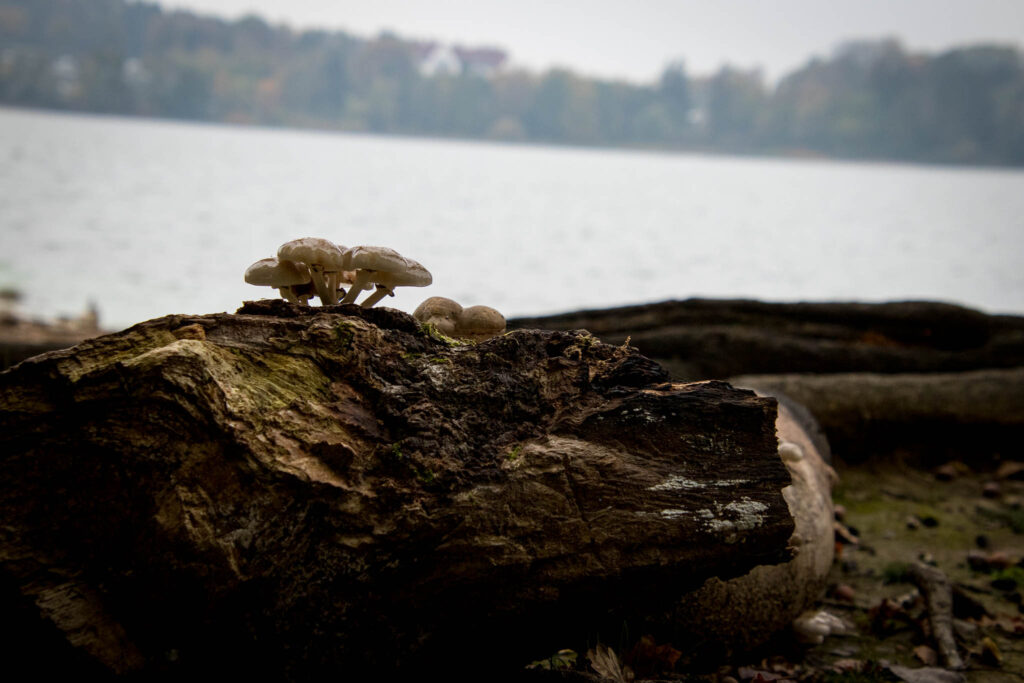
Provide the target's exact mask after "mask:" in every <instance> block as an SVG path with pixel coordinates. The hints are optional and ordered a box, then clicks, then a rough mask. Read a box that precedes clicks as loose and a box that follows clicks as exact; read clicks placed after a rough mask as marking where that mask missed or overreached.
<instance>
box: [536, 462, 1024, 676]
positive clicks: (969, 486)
mask: <svg viewBox="0 0 1024 683" xmlns="http://www.w3.org/2000/svg"><path fill="white" fill-rule="evenodd" d="M837 470H838V471H839V474H840V484H839V486H838V488H837V489H836V491H835V494H834V499H835V502H836V506H837V516H838V517H839V518H840V519H841V521H840V522H838V523H837V535H836V538H837V543H836V549H837V556H836V561H835V563H834V564H833V567H832V572H831V576H830V581H829V588H828V592H827V594H826V595H825V596H824V598H823V599H822V600H821V602H820V604H819V605H818V608H819V609H820V610H824V611H826V612H828V613H829V614H831V615H833V616H834V617H837V618H838V621H839V622H841V623H842V625H841V626H839V627H838V630H839V631H840V632H838V633H833V634H831V635H828V636H827V637H826V638H825V639H824V642H822V643H820V644H817V645H808V644H801V643H799V642H797V639H796V638H795V637H794V636H793V634H785V635H783V636H781V637H780V638H779V639H777V640H776V641H775V642H773V643H772V644H771V645H769V646H768V647H766V648H765V649H764V650H763V651H761V652H759V653H757V654H753V655H748V656H747V658H746V661H744V662H742V663H738V662H730V663H728V664H722V665H721V666H720V667H718V668H717V670H710V671H709V670H707V669H705V670H704V671H703V672H700V673H698V672H695V671H693V670H692V669H690V670H689V671H685V669H686V668H688V667H685V666H684V665H683V662H682V661H681V660H680V661H678V662H677V660H676V656H677V655H678V654H679V653H678V652H676V650H675V649H674V648H673V647H672V644H671V643H654V642H647V643H638V644H637V645H636V647H634V648H633V649H632V650H631V651H629V652H619V653H615V654H612V653H601V652H591V653H589V654H590V655H591V658H594V657H595V656H596V657H597V658H598V659H601V660H602V661H601V662H599V663H598V667H597V668H598V669H599V670H600V671H601V672H602V673H603V674H604V675H594V669H593V668H592V667H591V666H586V663H587V662H585V661H576V663H575V666H572V667H571V668H573V669H575V670H576V671H577V672H579V671H580V670H581V669H583V670H586V671H587V672H588V673H587V674H584V675H583V676H579V675H577V676H575V677H574V676H568V677H563V678H562V680H587V681H596V680H612V681H620V682H622V683H627V682H629V681H638V682H639V681H669V680H672V681H679V680H686V681H705V682H708V683H744V682H747V681H751V682H753V683H764V682H765V681H781V682H785V681H794V682H795V681H812V682H823V683H840V682H842V683H859V682H862V681H909V682H910V683H944V682H945V681H949V682H950V683H955V682H957V681H966V682H967V683H997V682H999V683H1002V682H1004V681H1024V605H1022V594H1024V462H1002V463H999V462H996V463H991V464H989V465H987V466H986V467H984V468H983V469H972V468H971V467H969V466H968V465H966V464H964V463H963V462H952V463H946V464H945V465H943V466H941V467H939V468H938V469H926V468H922V467H920V466H917V465H911V464H908V463H907V462H903V461H901V460H899V459H898V458H895V459H886V460H884V461H881V460H878V461H869V462H867V463H862V464H859V465H856V466H845V465H842V464H840V465H839V466H838V467H837ZM915 565H923V566H925V567H931V568H933V569H936V570H938V571H939V572H941V574H939V576H940V577H941V576H942V575H945V577H947V578H948V582H949V584H950V585H951V588H952V610H951V611H952V614H951V617H952V621H951V626H952V628H951V629H949V632H950V634H951V636H953V637H954V638H955V652H954V656H959V657H960V659H961V660H962V666H961V667H960V668H956V667H955V666H951V663H950V661H949V660H948V648H947V651H946V653H944V652H943V648H942V646H941V644H940V642H939V639H937V638H936V637H935V633H934V632H933V628H932V619H931V618H930V610H929V600H927V591H926V590H925V584H924V583H922V580H921V579H920V578H919V577H920V575H921V574H922V572H920V571H916V572H915V570H913V567H914V566H915ZM924 573H925V574H932V575H934V574H935V572H928V571H927V570H925V571H924ZM947 615H948V613H947ZM940 628H941V627H940ZM947 642H948V641H947ZM573 658H574V659H575V655H573ZM583 659H584V655H583V653H580V655H579V660H583ZM566 664H567V665H568V664H569V663H568V662H566ZM581 664H582V665H583V666H581ZM954 664H955V663H954ZM627 665H632V666H631V667H630V669H626V666H627ZM566 668H570V667H569V666H567V667H566ZM552 673H553V672H552ZM565 673H568V672H565Z"/></svg>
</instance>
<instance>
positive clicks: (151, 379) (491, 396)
mask: <svg viewBox="0 0 1024 683" xmlns="http://www.w3.org/2000/svg"><path fill="white" fill-rule="evenodd" d="M775 417H776V407H775V402H774V401H773V400H772V399H767V398H761V397H758V396H756V395H754V394H753V393H751V392H747V391H741V390H736V389H733V388H732V387H730V386H729V385H727V384H725V383H721V382H703V383H696V384H675V383H671V382H669V381H668V376H667V374H666V373H665V372H664V371H663V370H662V369H661V368H660V367H658V366H657V365H655V364H654V363H653V362H651V361H649V360H647V359H646V358H644V357H642V356H640V355H639V354H638V353H637V352H636V351H635V349H630V348H625V347H614V346H608V345H605V344H602V343H600V342H598V341H597V340H596V339H595V338H593V337H591V336H589V335H587V334H585V333H578V332H576V333H558V332H537V331H532V332H530V331H519V332H513V333H510V334H508V335H505V336H503V337H499V338H497V339H494V340H491V341H488V342H485V343H482V344H479V345H450V344H449V343H448V342H446V341H445V340H439V339H435V338H432V337H430V336H429V335H428V334H426V333H424V332H423V331H421V330H420V328H419V327H418V325H417V324H416V323H415V321H414V320H413V319H412V318H411V317H409V316H406V315H404V314H401V313H398V312H396V311H391V310H389V309H376V308H375V309H362V308H360V307H357V306H338V307H332V308H329V309H310V308H301V307H298V306H292V305H290V304H287V303H285V302H261V303H258V304H249V305H247V306H245V307H243V309H241V310H240V312H239V314H238V315H211V316H197V317H189V316H169V317H165V318H161V319H158V320H153V321H149V322H147V323H143V324H141V325H137V326H135V327H133V328H131V329H129V330H127V331H125V332H122V333H118V334H115V335H109V336H106V337H100V338H96V339H93V340H89V341H87V342H84V343H83V344H81V345H79V346H78V347H75V348H73V349H69V350H65V351H57V352H53V353H49V354H46V355H43V356H40V357H36V358H34V359H30V360H29V361H26V362H24V363H22V364H20V365H18V366H16V367H14V368H12V369H11V370H8V371H7V372H4V373H2V374H0V475H2V476H0V482H2V483H0V516H2V529H3V531H2V534H0V568H2V579H3V588H4V589H5V590H6V591H7V597H8V602H10V603H12V604H13V603H17V609H16V610H14V612H13V613H14V614H15V615H16V616H17V618H18V619H19V620H20V621H19V623H18V624H17V626H18V627H19V628H20V633H21V634H22V638H23V640H24V642H23V643H21V645H22V647H21V653H20V655H19V656H23V657H27V656H29V655H28V654H26V653H36V654H40V653H42V655H45V656H43V657H42V658H41V659H40V660H39V661H42V662H45V663H46V665H49V666H51V667H54V666H59V665H60V664H61V662H69V664H68V666H69V667H72V666H78V665H79V664H80V661H79V660H80V659H82V658H84V659H86V660H88V661H90V662H94V663H98V664H99V665H100V666H102V667H103V668H105V669H106V670H109V671H114V672H133V671H134V672H143V673H146V674H158V673H167V674H170V675H177V674H187V673H190V672H196V671H201V672H203V673H204V674H210V673H211V672H212V671H213V670H211V669H210V668H208V667H210V666H211V663H214V669H216V668H217V665H216V663H218V662H219V663H221V664H220V667H221V668H223V669H224V670H229V671H231V672H232V673H233V674H236V675H237V674H239V672H240V671H242V672H244V671H248V672H260V673H261V674H263V675H271V676H277V677H286V678H305V679H307V680H308V677H309V676H310V675H312V674H314V673H338V672H342V671H344V672H347V673H352V672H356V671H359V670H362V669H365V668H368V667H374V668H375V669H376V670H377V671H378V672H379V671H380V670H387V669H391V668H395V667H398V668H401V667H403V666H410V667H411V666H421V667H422V666H429V665H438V664H444V665H446V666H448V667H457V668H460V667H467V666H471V665H474V664H478V663H480V662H482V661H491V662H493V661H495V660H496V659H498V660H502V661H506V662H509V665H510V666H518V665H521V664H522V663H523V662H524V661H529V658H531V657H533V658H536V657H540V656H543V655H546V654H549V653H550V652H551V651H553V650H555V649H558V648H560V647H566V646H567V644H571V643H574V642H577V641H581V640H582V639H584V638H587V637H592V636H593V635H594V632H595V630H598V629H601V628H604V627H605V625H607V624H612V627H611V628H612V629H614V628H617V627H618V626H619V625H620V624H621V623H622V621H623V620H624V619H628V618H631V617H633V616H636V615H644V614H649V613H652V612H659V611H664V607H665V606H666V604H669V603H671V602H672V601H675V600H678V599H679V598H680V597H681V596H683V595H685V594H686V593H687V591H690V590H692V589H694V588H696V587H698V586H700V585H701V584H702V583H703V582H705V581H706V580H707V579H709V578H711V577H721V578H723V579H727V578H729V577H733V576H737V575H740V574H743V573H745V572H747V571H748V570H750V569H751V568H753V567H756V566H758V565H762V564H772V563H778V562H783V561H787V560H788V559H789V558H790V555H791V549H790V548H788V546H787V544H788V542H789V541H790V539H791V534H792V533H793V530H794V522H793V518H792V516H791V513H790V510H789V507H788V506H787V500H786V499H785V498H784V496H783V494H782V489H783V488H784V487H787V486H789V485H790V483H791V479H790V475H789V473H788V472H787V470H786V468H785V467H784V466H783V464H782V462H781V461H780V458H779V456H778V453H777V441H776V435H775ZM790 504H791V503H790ZM614 634H615V632H614V631H605V635H606V637H611V636H612V635H614ZM74 658H79V659H74ZM9 664H11V663H10V662H9ZM11 665H13V664H11ZM464 674H466V670H465V669H464V668H463V669H462V670H461V674H458V675H464Z"/></svg>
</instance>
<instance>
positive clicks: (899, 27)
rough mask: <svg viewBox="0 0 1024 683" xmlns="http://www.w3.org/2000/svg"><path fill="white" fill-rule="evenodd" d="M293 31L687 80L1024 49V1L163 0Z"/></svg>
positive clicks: (534, 65) (638, 77)
mask: <svg viewBox="0 0 1024 683" xmlns="http://www.w3.org/2000/svg"><path fill="white" fill-rule="evenodd" d="M159 4H161V5H163V6H164V7H168V8H169V7H182V8H188V9H192V10H194V11H199V12H204V13H213V14H218V15H221V16H225V17H231V18H234V17H238V16H241V15H243V14H246V13H255V14H259V15H261V16H263V17H264V18H266V19H268V20H270V21H272V22H273V23H278V22H284V23H287V24H289V25H291V26H292V27H293V28H313V27H316V28H330V29H343V30H346V31H348V32H350V33H353V34H356V35H360V36H364V37H370V36H374V35H376V34H377V33H379V32H380V31H381V30H385V29H387V30H392V31H395V32H396V33H398V34H399V35H401V36H402V37H404V38H415V39H436V40H440V41H442V42H452V43H459V44H463V45H494V46H497V47H501V48H504V49H505V50H506V51H507V52H509V54H510V56H511V58H512V61H513V63H514V64H519V65H523V66H526V67H529V68H531V69H534V70H541V69H545V68H547V67H550V66H556V65H557V66H567V67H569V68H572V69H573V70H575V71H577V72H580V73H584V74H587V75H593V76H605V77H618V78H627V79H630V80H633V81H650V80H653V79H654V78H656V77H657V75H658V74H659V73H660V72H661V70H662V68H663V67H664V66H665V65H666V64H667V63H669V62H671V61H673V60H682V61H683V62H684V63H685V64H686V67H687V71H688V72H689V73H691V74H697V75H700V74H707V73H711V72H712V71H714V70H716V69H717V68H718V67H720V66H721V65H722V64H724V63H729V64H732V65H734V66H739V67H753V66H761V67H763V68H764V70H765V74H766V75H767V76H768V77H769V78H773V79H774V78H777V77H778V76H780V75H781V74H783V73H786V72H788V71H790V70H792V69H794V68H796V67H798V66H800V65H802V64H803V63H805V62H806V61H807V60H808V58H810V57H811V56H813V55H819V56H826V55H828V54H829V53H830V52H831V50H832V48H833V47H835V46H836V44H838V43H840V42H842V41H844V40H848V39H851V38H880V37H889V36H892V37H898V38H900V39H901V40H902V41H903V43H904V45H906V46H907V47H908V48H910V49H920V50H927V51H936V50H941V49H945V48H948V47H952V46H957V45H965V44H970V43H977V42H997V43H1003V44H1011V45H1014V46H1016V47H1022V46H1024V0H842V1H833V0H616V1H610V0H516V1H515V2H509V1H507V0H503V1H495V0H354V1H346V0H159Z"/></svg>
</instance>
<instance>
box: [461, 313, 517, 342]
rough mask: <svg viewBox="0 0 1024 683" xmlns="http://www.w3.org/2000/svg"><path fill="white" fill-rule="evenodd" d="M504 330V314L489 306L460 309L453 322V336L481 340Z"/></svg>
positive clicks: (495, 335)
mask: <svg viewBox="0 0 1024 683" xmlns="http://www.w3.org/2000/svg"><path fill="white" fill-rule="evenodd" d="M504 331H505V316H503V315H502V314H501V313H499V312H498V311H496V310H495V309H493V308H491V307H490V306H470V307H469V308H464V309H462V313H460V314H459V317H458V318H457V320H456V323H455V336H456V337H459V338H461V339H469V340H471V341H476V342H482V341H486V340H488V339H490V338H491V337H497V336H498V335H499V334H502V333H503V332H504Z"/></svg>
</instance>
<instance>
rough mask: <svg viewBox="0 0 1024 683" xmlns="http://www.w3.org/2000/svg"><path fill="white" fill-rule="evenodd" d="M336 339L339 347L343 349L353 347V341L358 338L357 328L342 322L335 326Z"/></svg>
mask: <svg viewBox="0 0 1024 683" xmlns="http://www.w3.org/2000/svg"><path fill="white" fill-rule="evenodd" d="M333 330H334V338H335V340H336V341H337V342H338V346H339V347H340V348H342V349H347V348H348V347H350V346H351V345H352V340H353V339H354V338H355V336H356V326H355V325H353V324H352V323H350V322H346V321H344V320H342V321H341V322H339V323H338V324H337V325H335V326H334V328H333Z"/></svg>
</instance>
